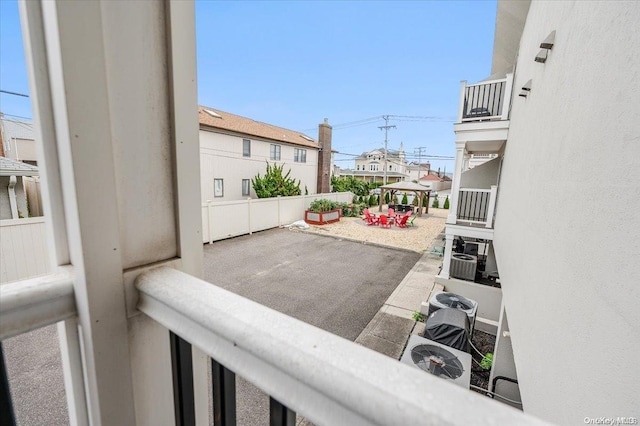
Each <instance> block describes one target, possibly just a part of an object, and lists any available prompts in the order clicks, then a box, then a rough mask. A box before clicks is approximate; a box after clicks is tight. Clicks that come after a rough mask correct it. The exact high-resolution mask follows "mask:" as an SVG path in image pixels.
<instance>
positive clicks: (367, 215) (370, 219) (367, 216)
mask: <svg viewBox="0 0 640 426" xmlns="http://www.w3.org/2000/svg"><path fill="white" fill-rule="evenodd" d="M363 213H364V217H363V218H362V220H365V221H366V222H367V225H369V226H371V225H377V224H378V222H379V221H380V219H378V218H377V217H376V215H375V214H371V212H370V211H369V209H364V211H363Z"/></svg>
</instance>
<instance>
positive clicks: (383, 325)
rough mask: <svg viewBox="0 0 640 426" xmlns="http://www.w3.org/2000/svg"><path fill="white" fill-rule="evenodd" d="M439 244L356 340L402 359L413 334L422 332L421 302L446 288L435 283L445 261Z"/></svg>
mask: <svg viewBox="0 0 640 426" xmlns="http://www.w3.org/2000/svg"><path fill="white" fill-rule="evenodd" d="M438 244H439V242H435V247H434V248H433V249H432V250H430V251H427V252H426V253H425V254H424V255H423V256H422V257H421V258H420V260H418V262H417V263H416V264H415V265H414V267H413V268H412V269H411V271H409V273H408V274H407V275H406V276H405V277H404V279H403V280H402V282H401V283H400V285H398V287H397V288H396V289H395V290H394V291H393V293H391V295H390V296H389V298H388V299H387V301H386V302H385V303H384V305H383V306H382V308H380V310H379V311H378V313H377V314H376V315H375V316H374V317H373V319H372V320H371V321H370V322H369V324H368V325H367V326H366V327H365V328H364V330H362V333H360V335H359V336H358V337H357V338H356V340H355V341H356V343H359V344H361V345H363V346H365V347H367V348H369V349H373V350H374V351H377V352H380V353H382V354H385V355H387V356H390V357H392V358H394V359H400V357H401V356H402V352H403V351H404V348H405V346H406V344H407V340H409V336H410V335H411V333H414V334H420V333H422V331H423V329H424V323H422V322H416V321H415V320H414V319H413V314H414V312H420V304H421V302H423V301H428V300H429V298H430V297H431V295H432V294H433V293H435V292H438V291H442V289H443V288H442V286H441V285H439V284H435V277H436V275H437V274H438V272H439V270H440V265H441V264H442V257H441V256H440V255H439V251H440V250H439V247H437V246H438Z"/></svg>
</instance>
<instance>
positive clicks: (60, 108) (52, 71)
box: [27, 2, 135, 425]
mask: <svg viewBox="0 0 640 426" xmlns="http://www.w3.org/2000/svg"><path fill="white" fill-rule="evenodd" d="M41 7H42V18H43V24H44V37H45V43H46V54H47V61H48V71H49V84H50V87H47V86H42V85H38V83H41V80H40V81H39V80H38V79H36V92H44V91H49V90H50V100H51V104H50V105H43V106H42V108H43V109H45V110H46V109H51V110H53V117H55V123H54V127H55V135H56V140H55V141H53V143H57V153H58V157H59V158H58V161H59V163H60V166H59V169H60V175H61V176H60V177H61V182H62V188H63V197H62V199H63V203H64V212H65V216H66V226H67V242H68V245H69V254H70V261H71V264H72V265H73V267H74V274H75V282H74V292H75V299H76V304H77V308H78V323H79V325H80V343H81V348H82V355H83V357H82V359H83V363H84V368H83V370H84V376H85V386H86V389H87V398H86V399H87V404H88V413H89V422H90V423H91V424H96V425H100V424H105V425H106V424H120V425H133V424H135V414H134V404H133V387H132V375H131V364H130V355H129V335H128V329H127V316H126V309H125V303H124V302H125V295H124V285H123V276H122V271H123V263H122V261H123V260H122V254H121V253H122V249H123V248H122V246H121V243H120V228H119V223H118V205H119V203H118V197H117V188H116V179H115V165H114V155H113V154H114V148H113V139H112V129H111V121H110V109H109V96H108V92H109V86H108V83H107V64H106V61H107V58H106V55H105V43H104V38H103V35H104V33H103V25H102V23H103V11H102V5H101V3H99V2H84V3H74V4H71V3H66V2H55V3H54V2H43V3H42V5H41ZM30 17H31V16H30V15H27V25H28V26H31V25H37V24H38V23H37V22H32V21H30V20H29V18H30ZM42 54H43V52H42V51H41V50H35V49H34V50H29V49H27V55H33V56H34V59H33V62H36V61H37V60H41V59H42V57H41V55H42ZM37 124H39V123H37ZM42 142H43V143H52V142H50V141H42ZM44 160H45V161H46V160H47V159H46V158H45V159H44ZM98 177H99V178H98ZM98 194H99V196H97V195H98Z"/></svg>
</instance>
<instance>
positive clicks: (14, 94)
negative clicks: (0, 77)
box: [0, 89, 29, 98]
mask: <svg viewBox="0 0 640 426" xmlns="http://www.w3.org/2000/svg"><path fill="white" fill-rule="evenodd" d="M0 93H6V94H7V95H13V96H21V97H23V98H28V97H29V95H25V94H24V93H18V92H10V91H8V90H2V89H0Z"/></svg>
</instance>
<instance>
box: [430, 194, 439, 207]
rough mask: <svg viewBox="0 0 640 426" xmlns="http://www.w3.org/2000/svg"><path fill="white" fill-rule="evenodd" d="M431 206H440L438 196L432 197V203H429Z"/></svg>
mask: <svg viewBox="0 0 640 426" xmlns="http://www.w3.org/2000/svg"><path fill="white" fill-rule="evenodd" d="M431 207H434V208H436V209H438V208H440V201H438V196H436V197H435V198H434V199H433V204H431Z"/></svg>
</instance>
